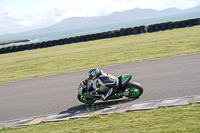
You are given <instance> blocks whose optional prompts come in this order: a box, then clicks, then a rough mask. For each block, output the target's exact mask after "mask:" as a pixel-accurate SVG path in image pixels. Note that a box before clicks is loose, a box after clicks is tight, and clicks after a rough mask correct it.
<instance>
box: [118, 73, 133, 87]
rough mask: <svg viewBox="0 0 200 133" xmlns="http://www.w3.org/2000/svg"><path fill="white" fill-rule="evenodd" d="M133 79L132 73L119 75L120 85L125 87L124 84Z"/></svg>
mask: <svg viewBox="0 0 200 133" xmlns="http://www.w3.org/2000/svg"><path fill="white" fill-rule="evenodd" d="M131 79H132V75H130V74H125V75H121V76H120V77H119V81H120V82H119V87H123V86H124V85H126V84H127V83H128V82H129V81H130V80H131Z"/></svg>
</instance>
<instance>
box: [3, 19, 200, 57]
mask: <svg viewBox="0 0 200 133" xmlns="http://www.w3.org/2000/svg"><path fill="white" fill-rule="evenodd" d="M195 25H200V18H194V19H188V20H182V21H175V22H172V21H170V22H165V23H157V24H152V25H149V26H145V25H142V26H138V27H129V28H121V29H119V30H114V31H107V32H101V33H95V34H88V35H82V36H75V37H69V38H62V39H58V40H50V41H44V42H38V43H31V44H25V45H18V46H9V47H2V48H0V54H5V53H11V52H18V51H24V50H31V49H38V48H46V47H52V46H57V45H63V44H71V43H77V42H86V41H91V40H98V39H105V38H113V37H119V36H126V35H132V34H135V35H137V34H142V33H147V32H150V33H151V32H157V31H164V30H172V29H176V28H185V27H188V26H189V27H191V26H195Z"/></svg>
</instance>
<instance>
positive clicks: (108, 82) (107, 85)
mask: <svg viewBox="0 0 200 133" xmlns="http://www.w3.org/2000/svg"><path fill="white" fill-rule="evenodd" d="M90 80H92V81H93V83H92V88H93V89H94V90H93V91H89V92H88V94H89V95H93V94H95V93H98V92H105V93H104V94H102V95H101V99H102V100H108V99H110V98H112V97H113V98H118V95H117V94H115V92H116V91H117V88H118V86H119V79H118V78H117V77H115V76H113V75H110V74H107V73H105V72H103V71H102V70H100V69H98V68H92V69H90V70H89V78H88V79H86V81H85V82H88V81H90Z"/></svg>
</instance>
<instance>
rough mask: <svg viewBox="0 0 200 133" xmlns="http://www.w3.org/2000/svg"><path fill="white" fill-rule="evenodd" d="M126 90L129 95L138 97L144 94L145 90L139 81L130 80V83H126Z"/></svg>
mask: <svg viewBox="0 0 200 133" xmlns="http://www.w3.org/2000/svg"><path fill="white" fill-rule="evenodd" d="M125 91H126V92H127V93H128V96H127V97H130V98H137V97H139V96H141V95H142V94H143V91H144V90H143V87H142V85H140V84H139V83H137V82H132V83H131V82H130V83H129V84H127V85H126V90H125Z"/></svg>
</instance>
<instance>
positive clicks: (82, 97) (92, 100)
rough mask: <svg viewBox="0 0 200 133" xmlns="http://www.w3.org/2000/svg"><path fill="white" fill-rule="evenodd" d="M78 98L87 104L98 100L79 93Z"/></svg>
mask: <svg viewBox="0 0 200 133" xmlns="http://www.w3.org/2000/svg"><path fill="white" fill-rule="evenodd" d="M77 98H78V100H79V101H80V102H82V103H86V104H92V103H94V102H95V101H96V100H95V99H92V98H89V97H86V98H85V97H84V96H82V95H80V94H78V95H77Z"/></svg>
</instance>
